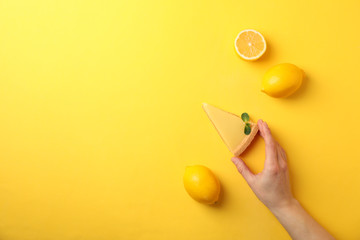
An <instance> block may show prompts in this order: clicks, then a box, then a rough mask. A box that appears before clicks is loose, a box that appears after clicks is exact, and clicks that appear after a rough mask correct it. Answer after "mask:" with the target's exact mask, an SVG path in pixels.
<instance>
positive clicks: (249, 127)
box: [244, 123, 251, 135]
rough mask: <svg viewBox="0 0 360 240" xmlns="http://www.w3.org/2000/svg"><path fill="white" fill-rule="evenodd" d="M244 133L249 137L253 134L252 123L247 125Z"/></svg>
mask: <svg viewBox="0 0 360 240" xmlns="http://www.w3.org/2000/svg"><path fill="white" fill-rule="evenodd" d="M244 133H245V135H249V134H250V133H251V125H250V123H246V124H245V128H244Z"/></svg>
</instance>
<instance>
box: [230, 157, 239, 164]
mask: <svg viewBox="0 0 360 240" xmlns="http://www.w3.org/2000/svg"><path fill="white" fill-rule="evenodd" d="M231 161H232V162H233V163H237V162H238V161H239V159H238V158H237V157H232V158H231Z"/></svg>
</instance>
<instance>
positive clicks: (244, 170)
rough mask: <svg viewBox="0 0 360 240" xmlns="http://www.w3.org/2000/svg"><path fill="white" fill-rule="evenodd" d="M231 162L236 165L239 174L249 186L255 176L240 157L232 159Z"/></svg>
mask: <svg viewBox="0 0 360 240" xmlns="http://www.w3.org/2000/svg"><path fill="white" fill-rule="evenodd" d="M231 161H232V162H233V163H234V164H235V166H236V168H237V170H238V171H239V173H240V174H241V175H242V176H243V177H244V179H245V180H246V182H247V183H248V184H249V183H250V182H252V180H253V179H254V177H255V175H254V174H253V173H252V172H251V170H250V169H249V168H248V166H247V165H246V163H245V162H244V161H243V160H242V159H241V158H239V157H233V158H231Z"/></svg>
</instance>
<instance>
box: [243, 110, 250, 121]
mask: <svg viewBox="0 0 360 240" xmlns="http://www.w3.org/2000/svg"><path fill="white" fill-rule="evenodd" d="M241 119H242V120H243V121H244V122H248V121H249V120H250V117H249V114H247V113H246V112H244V113H243V114H241Z"/></svg>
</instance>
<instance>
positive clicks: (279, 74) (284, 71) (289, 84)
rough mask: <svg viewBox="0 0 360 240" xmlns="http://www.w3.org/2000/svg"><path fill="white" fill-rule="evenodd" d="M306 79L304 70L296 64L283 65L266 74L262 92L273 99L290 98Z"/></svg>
mask: <svg viewBox="0 0 360 240" xmlns="http://www.w3.org/2000/svg"><path fill="white" fill-rule="evenodd" d="M304 77H305V73H304V71H303V70H302V69H300V68H298V67H297V66H295V65H294V64H290V63H282V64H279V65H276V66H274V67H272V68H271V69H270V70H269V71H267V72H266V73H265V75H264V77H263V79H262V84H261V91H262V92H265V93H266V94H267V95H269V96H271V97H276V98H279V97H288V96H290V95H291V94H293V93H294V92H295V91H296V90H298V89H299V87H300V86H301V84H302V82H303V79H304Z"/></svg>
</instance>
